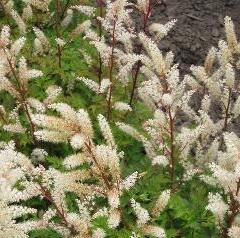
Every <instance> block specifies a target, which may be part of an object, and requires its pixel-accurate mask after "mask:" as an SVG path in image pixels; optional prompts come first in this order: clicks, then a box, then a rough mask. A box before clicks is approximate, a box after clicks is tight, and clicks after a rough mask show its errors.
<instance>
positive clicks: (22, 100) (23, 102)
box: [3, 49, 36, 144]
mask: <svg viewBox="0 0 240 238" xmlns="http://www.w3.org/2000/svg"><path fill="white" fill-rule="evenodd" d="M3 51H4V53H5V55H6V58H7V61H8V64H9V67H10V70H11V72H12V74H13V77H14V79H15V81H16V82H17V84H18V92H19V94H20V97H21V98H19V101H20V104H21V107H22V109H23V111H24V113H25V115H26V117H27V119H28V122H29V124H30V133H31V135H32V138H33V142H34V144H36V138H35V136H34V132H35V126H34V123H33V121H32V118H31V115H30V112H29V109H28V105H27V100H26V95H25V94H26V90H25V89H24V86H22V84H21V81H20V80H19V79H18V77H17V74H16V72H15V69H14V67H13V65H12V62H11V60H10V59H9V58H8V55H7V52H6V50H5V49H3Z"/></svg>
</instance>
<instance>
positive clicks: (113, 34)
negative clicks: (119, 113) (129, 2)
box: [107, 21, 116, 119]
mask: <svg viewBox="0 0 240 238" xmlns="http://www.w3.org/2000/svg"><path fill="white" fill-rule="evenodd" d="M115 31H116V21H115V22H114V24H113V32H112V50H111V56H110V62H109V80H110V82H111V85H110V88H109V95H108V112H107V118H108V119H109V118H110V115H111V106H112V103H111V101H112V91H113V68H114V50H115V45H116V39H115Z"/></svg>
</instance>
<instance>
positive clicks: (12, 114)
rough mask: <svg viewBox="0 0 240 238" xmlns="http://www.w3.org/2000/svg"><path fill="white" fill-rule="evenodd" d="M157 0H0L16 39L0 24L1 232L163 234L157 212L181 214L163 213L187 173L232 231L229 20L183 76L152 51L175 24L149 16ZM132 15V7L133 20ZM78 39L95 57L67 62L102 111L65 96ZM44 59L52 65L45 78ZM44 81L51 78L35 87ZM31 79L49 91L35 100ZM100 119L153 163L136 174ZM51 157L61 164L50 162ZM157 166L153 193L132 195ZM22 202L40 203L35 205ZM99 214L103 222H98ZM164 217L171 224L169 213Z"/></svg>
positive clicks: (238, 110) (168, 57)
mask: <svg viewBox="0 0 240 238" xmlns="http://www.w3.org/2000/svg"><path fill="white" fill-rule="evenodd" d="M20 2H21V1H20ZM20 2H19V3H20ZM162 2H164V3H165V1H152V0H138V1H135V2H134V3H133V2H132V1H127V0H116V1H102V0H100V1H96V2H95V3H94V4H92V5H91V6H90V5H88V4H84V3H83V4H81V5H80V4H79V3H78V1H60V0H56V1H49V0H44V1H40V0H29V1H23V2H21V4H20V5H21V7H20V8H19V7H18V6H16V5H15V4H14V1H11V0H9V1H6V0H0V9H1V11H3V14H4V17H5V19H6V20H7V22H8V23H9V25H12V24H13V25H17V28H16V29H14V30H13V33H12V35H13V37H11V34H10V31H11V30H10V28H11V27H10V26H7V25H5V26H3V27H2V30H1V35H0V92H1V99H2V97H4V100H3V105H1V106H0V121H1V128H2V131H4V136H5V133H6V135H10V137H8V136H7V137H6V138H5V137H4V139H2V142H1V144H0V167H1V171H0V237H10V238H11V237H12V238H17V237H19V238H20V237H21V238H23V237H24V238H25V237H26V238H27V237H31V235H30V234H31V232H32V231H33V230H41V229H52V230H55V231H56V232H58V233H60V234H61V235H62V236H63V237H78V238H80V237H81V238H85V237H86V238H90V237H92V238H103V237H120V236H122V234H123V233H121V229H122V228H123V230H124V231H126V230H127V234H126V235H125V234H124V237H145V236H147V237H148V236H150V237H151V236H153V237H159V238H163V237H168V236H169V234H171V231H170V232H169V231H168V230H167V229H166V230H165V229H164V228H165V227H163V226H161V224H162V223H161V218H160V219H159V217H161V216H160V215H161V214H162V213H164V212H165V211H164V210H165V209H166V207H167V206H168V204H170V205H169V207H170V209H169V210H168V212H166V213H164V215H165V219H168V216H170V218H169V219H170V220H171V219H172V220H175V219H177V218H179V216H180V217H181V215H179V214H177V215H176V214H174V213H173V210H171V209H173V205H172V204H171V198H173V199H174V198H176V196H178V195H179V194H181V193H182V192H184V191H186V187H187V186H189V183H190V184H191V183H192V184H193V186H194V184H195V182H196V180H197V181H198V182H202V181H203V182H204V183H205V186H206V189H207V191H208V192H210V193H209V197H208V204H205V205H204V207H205V210H206V211H210V212H211V213H212V214H213V215H214V217H215V224H216V227H217V228H218V230H219V235H218V236H221V237H231V238H238V237H239V236H240V226H239V224H240V223H239V215H240V214H239V212H240V199H239V196H240V195H239V190H240V182H239V181H240V175H239V154H240V138H239V132H238V130H237V126H236V125H237V123H238V122H239V116H240V94H239V80H238V75H239V68H240V63H239V62H240V59H239V55H240V44H239V43H238V40H237V37H236V34H235V30H234V26H233V22H232V20H231V19H230V18H229V17H226V18H225V30H226V38H227V39H226V41H224V40H221V41H220V42H219V45H218V48H212V49H211V50H210V51H209V53H208V55H207V58H206V60H205V63H204V65H203V66H191V74H189V75H185V76H182V75H180V72H179V69H178V68H179V65H178V64H176V63H175V62H174V55H173V53H172V52H161V50H160V49H159V47H158V45H159V43H161V39H162V38H163V37H165V36H166V35H167V34H168V32H169V31H170V30H171V29H172V27H173V26H174V24H175V23H176V21H175V20H172V21H170V22H168V23H166V24H159V23H151V21H150V18H151V14H152V13H153V11H154V8H155V7H156V6H157V5H156V4H160V3H162ZM86 3H88V1H86ZM134 14H140V15H141V24H140V25H141V26H140V27H136V26H135V23H134V21H133V20H132V15H134ZM76 16H81V17H80V20H79V19H77V20H76ZM48 28H49V29H51V31H52V32H54V37H53V38H52V37H50V34H49V32H48V31H47V29H48ZM139 28H140V29H139ZM14 34H15V35H14ZM13 39H14V40H13ZM79 42H81V43H83V42H84V44H85V43H87V44H88V46H90V47H91V48H94V50H96V51H95V52H94V53H93V55H91V54H90V53H89V52H88V51H87V50H85V49H83V48H81V49H80V50H79V53H80V55H81V56H83V57H84V63H85V64H86V65H87V66H88V67H89V68H90V70H89V71H93V73H92V72H91V73H92V74H89V75H90V76H89V75H87V76H86V75H85V74H84V75H81V74H80V73H81V72H79V69H75V68H74V67H72V66H71V72H72V73H74V75H75V74H76V75H77V74H78V75H79V77H78V78H77V80H76V83H77V84H79V85H81V82H83V83H84V84H85V85H86V86H87V87H89V88H90V89H91V90H92V91H93V92H95V93H96V94H97V95H100V96H102V97H101V100H102V102H103V103H102V104H101V105H100V106H102V107H101V111H102V112H101V113H102V114H104V113H105V115H102V114H99V112H96V111H94V110H92V109H93V108H94V107H89V112H90V113H88V112H87V110H86V109H85V108H81V107H79V106H76V102H75V101H74V100H72V101H71V100H70V102H69V92H71V90H68V88H67V89H66V84H65V83H64V76H66V75H67V73H66V72H65V71H67V70H66V68H65V67H66V64H65V62H64V61H65V52H66V53H67V50H69V49H71V47H72V46H73V45H74V47H75V45H77V47H79V46H80V45H79ZM81 43H80V44H81ZM26 44H27V47H29V48H30V49H31V50H30V51H29V52H31V53H33V54H32V55H31V57H29V54H28V53H29V52H26V49H25V46H26ZM74 50H75V49H74ZM27 56H28V57H27ZM95 58H96V60H95ZM48 59H50V61H53V63H52V64H51V65H48V64H47V63H46V65H47V66H48V67H51V71H54V72H53V73H49V74H47V75H45V70H46V69H45V68H44V67H45V64H44V63H45V61H46V62H47V60H48ZM81 62H82V61H81ZM32 68H38V69H32ZM39 68H40V69H41V70H39ZM71 76H72V75H71ZM91 76H92V77H93V78H91V79H90V77H91ZM45 77H46V79H48V78H49V79H50V80H49V81H51V82H52V81H53V82H54V83H53V84H52V83H51V82H50V83H46V85H45V84H44V86H43V85H41V82H42V81H41V80H43V79H44V78H45ZM55 77H57V78H59V80H55ZM74 77H75V76H74ZM53 79H54V80H53ZM43 81H44V80H43ZM79 81H80V82H79ZM35 84H36V85H37V86H38V87H39V85H40V87H44V88H45V89H46V90H45V92H44V94H43V95H41V97H39V95H35V94H34V93H32V91H31V88H32V87H33V85H35ZM51 84H52V85H51ZM67 87H71V82H70V83H69V85H67ZM41 90H44V89H43V88H41ZM73 90H74V89H72V91H73ZM76 91H77V89H76ZM60 98H61V100H60ZM134 99H135V100H134ZM5 100H6V102H5ZM93 101H94V100H93ZM194 101H196V102H197V103H193V102H194ZM9 102H11V103H10V104H9ZM72 102H74V103H73V104H74V105H72V104H71V103H72ZM127 102H129V104H128V103H127ZM8 104H9V105H8ZM135 104H141V105H142V107H143V108H148V109H149V111H151V112H150V115H148V116H147V118H148V119H145V122H144V123H142V124H141V125H137V126H136V124H137V123H136V124H135V125H134V126H131V125H130V124H129V123H128V120H127V118H128V116H129V115H130V117H131V116H134V119H136V120H135V121H137V122H138V121H141V116H142V115H139V114H138V113H137V111H135V110H134V109H135V108H134V106H135ZM196 104H197V105H196ZM77 105H78V104H77ZM91 106H92V105H91ZM79 108H81V109H79ZM113 109H116V110H120V111H126V113H127V114H125V117H124V118H125V119H126V121H121V120H122V115H123V114H120V113H119V115H120V116H119V115H118V114H114V116H115V115H117V116H116V118H115V117H113V114H112V111H113ZM90 118H93V119H90ZM94 118H96V119H94ZM107 119H110V120H109V121H112V120H113V121H114V122H116V121H119V122H117V126H118V128H120V129H121V130H122V131H124V132H127V133H128V134H130V135H131V136H132V137H134V138H135V139H136V140H138V141H140V142H141V143H142V145H143V147H144V152H146V155H147V157H148V158H149V159H150V160H151V165H150V168H148V167H147V166H146V171H145V170H144V171H142V170H141V169H140V168H135V165H136V164H134V165H133V166H134V170H133V171H131V172H128V171H129V170H127V168H126V167H125V166H126V164H125V161H126V159H127V162H128V163H129V164H131V162H132V160H131V159H133V160H134V158H129V159H128V158H126V157H128V153H127V156H125V155H124V152H123V151H122V149H119V148H118V147H120V146H117V144H118V142H119V141H118V140H116V141H115V136H113V133H112V129H111V124H109V122H108V120H107ZM95 121H97V123H96V122H95ZM135 127H136V128H135ZM113 128H115V127H114V125H113ZM99 132H100V133H99ZM118 132H119V131H118ZM100 134H101V135H100ZM1 135H3V133H2V132H1ZM23 138H25V139H23ZM26 138H27V139H26ZM116 138H119V137H116ZM134 143H135V142H134ZM119 144H121V143H119ZM134 145H135V144H134ZM129 146H130V145H129ZM136 148H137V149H139V148H140V147H137V146H136ZM51 155H53V156H54V157H56V159H57V161H58V166H56V165H54V164H51V163H50V164H49V158H51ZM140 155H141V156H142V157H143V158H140V159H142V160H144V159H145V155H144V154H143V153H140ZM140 162H141V161H140ZM159 167H161V168H162V169H161V170H159V169H158V168H159ZM144 169H145V168H144ZM126 171H127V172H126ZM134 171H135V172H134ZM151 171H154V172H153V173H151ZM159 173H161V174H160V175H162V176H163V177H164V176H166V177H167V179H166V181H167V182H163V183H162V184H163V186H162V187H161V185H162V184H159V185H158V186H159V188H157V189H156V187H154V188H155V191H154V192H152V193H153V195H152V194H151V192H149V194H148V191H138V190H139V187H138V183H141V182H142V183H144V181H145V182H146V183H148V182H149V183H150V179H149V177H148V176H150V177H151V176H155V177H154V178H153V179H155V178H156V179H158V178H159V177H158V176H159ZM166 177H165V178H166ZM161 178H162V177H161ZM194 179H195V180H194ZM156 181H158V180H156ZM140 188H141V186H140ZM145 188H146V190H148V185H147V186H145V187H144V189H145ZM149 188H150V187H149ZM136 190H137V192H136ZM143 192H146V194H148V196H149V197H148V198H147V199H146V200H147V201H148V202H147V203H149V204H147V205H146V204H142V201H143V203H144V201H146V200H144V198H145V197H144V196H145V194H144V193H143ZM139 193H142V195H144V196H142V195H141V196H139V197H138V195H139ZM69 197H71V199H70V201H71V203H72V204H74V207H75V208H74V209H72V208H71V206H70V205H69ZM185 197H186V195H185ZM149 200H150V201H149ZM31 201H38V202H40V203H41V204H46V206H45V207H44V208H39V207H34V206H31ZM29 204H30V205H29ZM169 211H170V212H169ZM171 212H172V213H173V215H172V213H171ZM169 214H171V215H169ZM175 215H176V217H174V216H175ZM171 216H173V217H171ZM129 217H130V219H131V222H130V223H129ZM166 217H167V218H166ZM98 219H100V220H101V221H106V222H105V223H106V224H105V225H101V224H100V225H99V224H98ZM163 224H164V226H166V228H167V227H168V221H167V222H166V223H164V222H163ZM181 229H184V228H181ZM109 230H110V232H109ZM112 230H114V231H115V232H116V233H111V231H112ZM118 232H119V233H118ZM184 232H185V231H183V232H182V233H181V231H180V235H182V234H184ZM116 234H117V235H116ZM131 234H132V235H131ZM204 234H205V233H204ZM180 235H179V234H178V232H176V236H180ZM182 236H184V235H182Z"/></svg>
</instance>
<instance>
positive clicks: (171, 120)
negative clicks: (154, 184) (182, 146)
mask: <svg viewBox="0 0 240 238" xmlns="http://www.w3.org/2000/svg"><path fill="white" fill-rule="evenodd" d="M168 115H169V126H170V143H171V145H170V146H171V147H170V159H171V161H170V176H171V181H172V184H173V182H174V173H175V145H174V140H175V138H174V118H173V117H172V113H171V109H170V108H169V109H168Z"/></svg>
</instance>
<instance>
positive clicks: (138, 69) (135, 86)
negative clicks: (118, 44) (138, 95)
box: [129, 0, 152, 106]
mask: <svg viewBox="0 0 240 238" xmlns="http://www.w3.org/2000/svg"><path fill="white" fill-rule="evenodd" d="M151 10H152V1H151V0H150V1H149V5H148V10H147V12H146V13H143V32H145V33H146V28H147V23H148V20H149V17H150V13H151ZM142 50H143V47H142V46H141V47H140V49H139V54H141V52H142ZM141 66H142V63H141V61H140V60H139V61H138V62H137V67H136V70H135V73H134V77H133V86H132V91H131V96H130V101H129V105H130V106H132V103H133V100H134V95H135V90H136V88H137V81H138V77H139V73H140V68H141Z"/></svg>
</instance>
